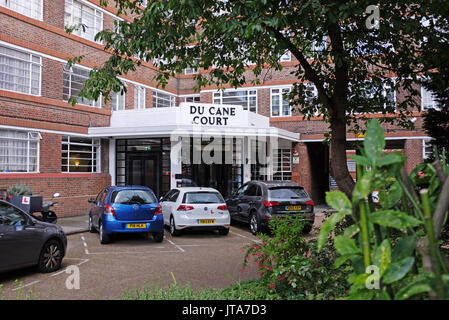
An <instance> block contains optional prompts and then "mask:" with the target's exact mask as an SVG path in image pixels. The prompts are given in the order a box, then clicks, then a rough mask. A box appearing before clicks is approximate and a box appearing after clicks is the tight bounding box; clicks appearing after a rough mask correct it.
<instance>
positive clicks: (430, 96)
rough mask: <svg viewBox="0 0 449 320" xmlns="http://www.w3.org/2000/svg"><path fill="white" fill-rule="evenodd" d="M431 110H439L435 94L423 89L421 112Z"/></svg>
mask: <svg viewBox="0 0 449 320" xmlns="http://www.w3.org/2000/svg"><path fill="white" fill-rule="evenodd" d="M429 109H439V104H438V101H437V100H436V96H435V94H434V93H433V92H431V91H429V90H427V89H426V88H425V87H421V110H422V111H427V110H429Z"/></svg>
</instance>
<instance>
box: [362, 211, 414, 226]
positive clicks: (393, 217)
mask: <svg viewBox="0 0 449 320" xmlns="http://www.w3.org/2000/svg"><path fill="white" fill-rule="evenodd" d="M369 219H370V221H371V222H373V223H377V224H379V225H381V226H384V227H390V228H396V229H405V228H408V227H416V226H419V225H420V224H422V222H421V221H419V220H418V219H416V218H414V217H412V216H409V215H407V214H406V213H404V212H401V211H395V210H379V211H375V212H373V213H371V214H370V215H369Z"/></svg>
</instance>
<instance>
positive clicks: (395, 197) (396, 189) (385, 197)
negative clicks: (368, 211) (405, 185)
mask: <svg viewBox="0 0 449 320" xmlns="http://www.w3.org/2000/svg"><path fill="white" fill-rule="evenodd" d="M379 198H380V199H379V200H380V204H381V205H382V208H384V209H390V208H392V207H394V206H395V205H396V204H397V203H398V202H399V200H401V198H402V188H401V185H400V184H399V182H398V181H395V183H393V184H392V185H391V187H390V188H389V189H388V190H387V191H386V192H379Z"/></svg>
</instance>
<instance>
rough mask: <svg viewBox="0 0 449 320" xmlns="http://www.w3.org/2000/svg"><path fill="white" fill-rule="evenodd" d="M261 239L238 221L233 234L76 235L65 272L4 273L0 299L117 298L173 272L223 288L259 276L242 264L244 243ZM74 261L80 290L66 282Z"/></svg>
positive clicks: (160, 282)
mask: <svg viewBox="0 0 449 320" xmlns="http://www.w3.org/2000/svg"><path fill="white" fill-rule="evenodd" d="M258 241H259V240H258V238H257V237H254V236H253V235H251V233H250V232H249V231H248V229H247V226H246V225H244V224H243V225H240V224H237V225H233V226H232V227H231V231H230V233H229V235H227V236H220V235H218V233H216V232H212V231H206V232H187V233H184V234H183V235H181V236H180V237H171V236H170V234H169V233H168V232H167V231H166V232H165V239H164V241H163V242H162V243H156V242H154V241H153V239H152V237H150V239H148V240H145V239H144V238H143V237H142V236H141V235H132V234H131V235H123V236H119V237H117V239H116V240H115V241H114V242H113V243H111V244H108V245H101V244H100V243H99V240H98V234H91V233H81V234H74V235H70V236H69V237H68V250H67V255H66V258H65V259H64V261H63V268H62V269H61V270H60V271H59V272H56V273H53V274H40V273H36V272H35V270H34V269H32V268H31V269H25V270H20V271H15V272H9V273H4V274H0V284H1V285H2V292H1V293H0V298H2V297H3V298H6V299H16V298H24V297H26V296H28V297H31V298H36V299H114V298H119V297H121V296H122V295H123V293H124V291H125V290H128V289H132V288H139V287H142V286H148V287H151V286H152V285H157V286H166V285H169V284H171V283H173V277H175V279H176V281H177V283H179V284H186V283H190V284H191V285H192V286H193V287H204V286H209V287H213V288H222V287H225V286H228V285H230V284H233V283H235V282H236V281H237V280H238V279H241V280H249V279H253V278H255V277H257V269H256V267H255V266H251V267H249V268H247V269H246V270H245V272H243V273H242V272H241V268H242V262H243V257H244V247H245V246H247V245H249V244H252V243H254V242H258ZM71 266H77V267H78V269H79V272H80V281H79V287H80V288H79V289H70V290H69V289H67V287H66V282H67V281H68V280H67V279H68V277H69V276H71V275H73V270H74V268H73V267H71ZM67 271H71V272H72V273H70V274H69V273H67ZM69 280H71V279H69ZM68 282H69V284H71V285H72V286H73V285H74V284H75V282H74V281H68Z"/></svg>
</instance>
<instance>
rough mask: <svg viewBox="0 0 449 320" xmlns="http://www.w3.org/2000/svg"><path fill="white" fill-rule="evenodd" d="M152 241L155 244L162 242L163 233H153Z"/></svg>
mask: <svg viewBox="0 0 449 320" xmlns="http://www.w3.org/2000/svg"><path fill="white" fill-rule="evenodd" d="M153 239H154V241H156V242H162V241H163V240H164V232H163V231H162V232H156V233H153Z"/></svg>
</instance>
